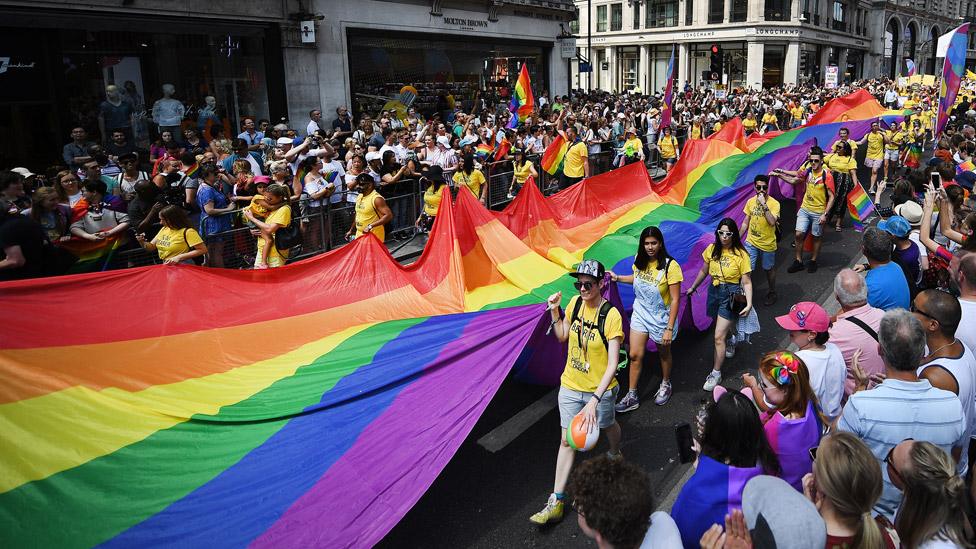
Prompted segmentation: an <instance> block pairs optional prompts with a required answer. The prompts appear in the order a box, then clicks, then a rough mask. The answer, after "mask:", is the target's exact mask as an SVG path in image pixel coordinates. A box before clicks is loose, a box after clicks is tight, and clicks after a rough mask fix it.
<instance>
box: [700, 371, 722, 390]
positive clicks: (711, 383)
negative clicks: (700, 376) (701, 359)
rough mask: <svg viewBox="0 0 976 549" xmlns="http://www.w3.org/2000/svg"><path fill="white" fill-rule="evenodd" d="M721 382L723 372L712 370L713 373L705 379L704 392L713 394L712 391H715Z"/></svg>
mask: <svg viewBox="0 0 976 549" xmlns="http://www.w3.org/2000/svg"><path fill="white" fill-rule="evenodd" d="M721 381H722V372H717V371H715V370H712V371H711V373H709V374H708V377H706V378H705V384H704V385H702V390H704V391H708V392H712V390H713V389H715V386H716V385H718V384H719V383H720V382H721Z"/></svg>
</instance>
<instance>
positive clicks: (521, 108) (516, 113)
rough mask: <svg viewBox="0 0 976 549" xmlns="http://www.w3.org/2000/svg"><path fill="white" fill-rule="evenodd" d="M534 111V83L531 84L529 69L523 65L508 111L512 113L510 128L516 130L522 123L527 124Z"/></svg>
mask: <svg viewBox="0 0 976 549" xmlns="http://www.w3.org/2000/svg"><path fill="white" fill-rule="evenodd" d="M533 109H535V98H533V97H532V83H531V82H529V67H528V65H527V64H525V63H522V70H521V72H519V77H518V81H517V82H515V91H514V92H513V93H512V103H511V104H510V105H509V106H508V110H510V111H512V117H511V118H510V119H509V120H508V127H509V128H514V127H516V126H518V125H519V123H520V122H525V120H526V119H527V118H528V117H529V115H530V114H532V110H533Z"/></svg>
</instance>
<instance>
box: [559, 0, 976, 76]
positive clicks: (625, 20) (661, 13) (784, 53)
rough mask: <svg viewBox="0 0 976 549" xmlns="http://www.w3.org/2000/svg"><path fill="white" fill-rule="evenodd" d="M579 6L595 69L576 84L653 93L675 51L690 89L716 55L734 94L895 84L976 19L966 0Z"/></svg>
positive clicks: (608, 1) (662, 1)
mask: <svg viewBox="0 0 976 549" xmlns="http://www.w3.org/2000/svg"><path fill="white" fill-rule="evenodd" d="M576 5H577V7H578V8H579V10H580V12H579V21H578V24H574V27H573V30H574V32H575V33H576V36H578V46H579V48H580V50H579V51H580V55H581V56H582V58H583V59H585V60H587V61H589V66H590V68H592V71H591V72H588V71H585V70H584V72H580V71H579V65H578V64H577V65H575V66H574V70H573V84H574V86H577V87H580V88H583V89H609V90H618V91H621V90H631V89H634V88H635V87H639V88H640V89H641V90H649V91H652V92H653V91H660V90H661V89H662V88H663V86H664V79H665V78H666V76H665V75H666V72H667V65H668V60H669V58H670V56H671V51H672V48H674V50H675V56H676V65H677V67H676V74H677V80H678V81H679V82H689V83H691V84H692V85H697V84H698V83H699V82H701V81H702V80H710V79H711V78H713V77H712V76H711V75H712V71H711V70H710V69H712V68H714V67H713V65H712V51H713V48H715V50H717V52H718V53H717V55H718V56H719V57H720V59H721V63H720V66H721V74H720V75H719V78H720V83H721V84H724V85H728V86H731V87H749V88H754V89H755V88H762V87H768V86H775V85H780V84H793V83H799V82H804V81H809V82H816V83H820V84H823V83H824V81H825V80H824V79H825V76H826V74H827V73H828V71H829V72H835V71H836V73H837V75H838V77H837V80H838V83H843V82H845V81H853V80H857V79H859V78H872V77H875V76H881V75H887V76H889V77H894V76H896V75H897V74H905V70H906V69H905V59H906V58H910V59H913V60H914V62H915V64H916V66H917V67H918V70H919V72H920V73H927V74H934V72H935V68H934V67H935V59H934V54H935V44H936V41H937V40H938V36H939V35H940V34H942V33H945V32H948V30H951V29H952V28H954V27H955V26H957V25H959V24H960V23H962V22H963V20H964V18H967V17H968V18H971V17H972V16H973V15H974V13H973V7H974V2H973V1H972V0H895V1H869V0H576ZM933 36H934V39H933V38H932V37H933ZM971 38H972V36H971ZM971 44H972V42H971ZM970 47H971V48H972V47H973V46H972V45H971V46H970ZM971 53H973V54H976V51H971ZM974 57H976V55H974ZM828 67H831V69H828ZM833 67H836V69H833ZM938 70H939V71H941V67H939V68H938Z"/></svg>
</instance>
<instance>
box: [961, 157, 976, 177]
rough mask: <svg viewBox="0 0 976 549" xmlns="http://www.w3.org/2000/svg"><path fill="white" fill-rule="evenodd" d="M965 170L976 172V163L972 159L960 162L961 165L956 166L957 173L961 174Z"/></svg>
mask: <svg viewBox="0 0 976 549" xmlns="http://www.w3.org/2000/svg"><path fill="white" fill-rule="evenodd" d="M963 172H976V164H973V161H972V160H967V161H965V162H960V163H959V165H958V166H956V175H959V174H961V173H963Z"/></svg>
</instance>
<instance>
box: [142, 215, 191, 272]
mask: <svg viewBox="0 0 976 549" xmlns="http://www.w3.org/2000/svg"><path fill="white" fill-rule="evenodd" d="M159 222H160V223H162V224H163V228H162V229H160V231H159V232H158V233H156V236H155V238H153V239H152V240H151V241H148V242H147V241H146V235H144V234H142V233H140V234H137V235H136V240H138V241H139V245H140V246H142V248H143V249H144V250H149V251H151V252H152V251H155V252H156V253H157V254H159V259H162V260H163V263H165V264H167V265H171V264H174V263H188V264H193V263H196V262H197V261H198V260H197V258H200V259H199V260H201V262H202V259H203V256H204V254H206V253H207V245H206V244H204V243H203V239H202V238H200V233H198V232H197V230H196V229H194V228H193V224H192V223H191V222H190V217H189V216H187V215H186V210H184V209H183V208H181V207H179V206H172V205H171V206H166V207H165V208H163V209H162V210H159Z"/></svg>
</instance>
